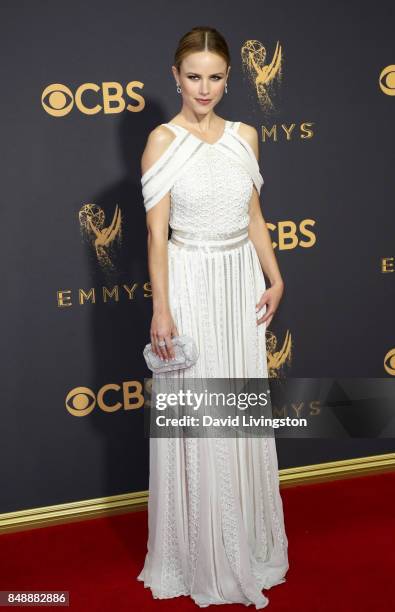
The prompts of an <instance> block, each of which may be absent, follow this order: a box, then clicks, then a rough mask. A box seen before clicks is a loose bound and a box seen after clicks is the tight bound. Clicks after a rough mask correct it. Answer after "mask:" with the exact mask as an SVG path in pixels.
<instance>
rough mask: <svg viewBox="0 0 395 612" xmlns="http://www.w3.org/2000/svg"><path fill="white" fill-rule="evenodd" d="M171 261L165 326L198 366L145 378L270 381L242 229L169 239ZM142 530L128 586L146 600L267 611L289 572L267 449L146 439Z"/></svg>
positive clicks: (242, 442) (255, 262) (260, 279)
mask: <svg viewBox="0 0 395 612" xmlns="http://www.w3.org/2000/svg"><path fill="white" fill-rule="evenodd" d="M168 262H169V266H168V270H169V299H170V308H171V312H172V315H173V318H174V322H175V324H176V326H177V329H178V332H179V333H180V334H186V335H190V336H192V337H193V338H194V340H195V341H196V344H197V347H198V350H199V358H198V361H197V362H196V364H194V365H193V366H191V367H190V368H188V369H187V370H181V371H176V372H173V373H166V374H164V375H158V374H157V375H155V374H154V375H153V378H154V379H155V378H156V377H161V376H165V377H170V376H175V377H185V378H194V377H202V378H262V377H267V376H268V370H267V357H266V342H265V332H266V325H265V324H261V325H257V322H256V321H257V313H256V310H255V306H256V303H257V302H258V301H259V299H260V297H261V295H262V293H263V292H264V290H265V288H266V285H265V279H264V276H263V272H262V269H261V265H260V262H259V258H258V255H257V252H256V250H255V247H254V245H253V243H252V242H251V240H250V239H249V238H248V233H246V230H239V231H238V232H234V233H233V234H228V235H221V236H216V237H215V238H214V239H213V240H211V241H209V240H207V239H205V240H203V241H202V239H201V238H199V237H198V236H197V235H196V234H191V233H188V232H181V231H177V232H176V231H174V230H173V234H172V238H171V239H170V241H169V243H168ZM263 312H265V309H263V310H262V311H261V312H260V313H258V314H259V315H260V316H261V315H262V313H263ZM148 528H149V534H148V543H147V554H146V558H145V562H144V567H143V569H142V571H141V572H140V574H139V575H138V577H137V579H138V580H140V581H143V582H144V586H145V587H149V588H150V589H151V591H152V595H153V597H154V598H159V599H167V598H172V597H178V596H180V595H187V596H190V597H191V598H192V599H193V600H194V601H195V603H196V604H197V605H198V606H200V607H206V606H208V605H211V604H225V603H243V604H245V605H251V604H253V605H255V607H256V609H261V608H264V607H266V606H267V605H268V603H269V598H268V597H267V596H266V595H265V594H264V593H262V589H270V588H271V587H272V586H274V585H276V584H280V583H282V582H285V574H286V572H287V570H288V567H289V566H288V540H287V536H286V532H285V526H284V515H283V505H282V500H281V496H280V490H279V478H278V462H277V452H276V445H275V439H274V438H257V437H254V438H151V439H150V475H149V501H148Z"/></svg>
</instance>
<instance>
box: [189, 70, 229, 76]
mask: <svg viewBox="0 0 395 612" xmlns="http://www.w3.org/2000/svg"><path fill="white" fill-rule="evenodd" d="M187 74H194V75H196V76H202V75H201V74H199V73H198V72H193V71H192V70H189V71H188V72H187ZM224 74H225V73H224V72H214V73H213V74H210V75H209V76H219V75H222V76H223V75H224Z"/></svg>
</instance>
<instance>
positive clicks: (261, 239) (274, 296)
mask: <svg viewBox="0 0 395 612" xmlns="http://www.w3.org/2000/svg"><path fill="white" fill-rule="evenodd" d="M240 135H241V136H243V137H244V138H245V140H247V141H248V143H249V144H250V145H251V147H252V149H253V151H254V153H255V156H256V158H257V160H258V161H259V144H258V132H257V130H256V129H255V128H254V127H252V126H250V125H246V124H244V123H243V124H241V126H240ZM249 218H250V221H249V226H248V235H249V238H250V240H251V241H252V243H253V244H254V247H255V249H256V252H257V254H258V257H259V261H260V263H261V267H262V270H263V272H264V273H265V275H266V276H267V277H268V279H269V281H270V284H271V287H270V288H269V289H267V290H266V291H265V292H264V293H263V295H262V297H261V299H260V300H259V302H258V304H257V306H258V309H260V308H262V306H263V305H264V304H266V303H267V304H268V308H267V310H266V313H265V314H264V316H262V317H261V318H260V319H258V324H261V323H264V322H265V321H266V322H267V326H268V325H269V324H270V322H271V320H272V318H273V315H274V313H275V311H276V310H277V307H278V304H279V302H280V300H281V297H282V294H283V291H284V281H283V279H282V277H281V273H280V269H279V267H278V263H277V259H276V256H275V254H274V250H273V246H272V240H271V237H270V233H269V230H268V228H267V225H266V222H265V219H264V218H263V214H262V210H261V205H260V201H259V194H258V192H257V190H256V188H255V186H254V188H253V193H252V196H251V201H250V205H249Z"/></svg>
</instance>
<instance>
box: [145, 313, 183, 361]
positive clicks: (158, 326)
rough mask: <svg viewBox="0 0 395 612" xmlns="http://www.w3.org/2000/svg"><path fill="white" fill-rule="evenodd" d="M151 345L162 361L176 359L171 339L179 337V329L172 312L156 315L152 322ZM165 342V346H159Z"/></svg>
mask: <svg viewBox="0 0 395 612" xmlns="http://www.w3.org/2000/svg"><path fill="white" fill-rule="evenodd" d="M150 333H151V345H152V350H153V352H154V353H156V354H157V355H158V356H159V357H160V358H161V359H164V360H166V359H174V357H175V352H174V346H173V342H172V341H171V339H172V338H173V337H174V336H178V335H179V333H178V329H177V327H176V325H175V323H174V320H173V317H172V315H171V313H170V311H166V312H161V313H155V312H154V314H153V316H152V322H151V332H150ZM163 340H164V341H165V343H166V345H165V346H159V344H158V343H159V342H160V341H163Z"/></svg>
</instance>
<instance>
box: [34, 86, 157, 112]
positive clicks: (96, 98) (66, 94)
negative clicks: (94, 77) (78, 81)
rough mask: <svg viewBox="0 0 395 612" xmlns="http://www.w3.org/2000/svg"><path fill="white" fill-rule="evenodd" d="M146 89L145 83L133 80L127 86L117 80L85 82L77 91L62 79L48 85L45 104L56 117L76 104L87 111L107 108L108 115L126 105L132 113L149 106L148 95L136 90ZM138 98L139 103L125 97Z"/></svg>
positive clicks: (43, 105) (45, 90)
mask: <svg viewBox="0 0 395 612" xmlns="http://www.w3.org/2000/svg"><path fill="white" fill-rule="evenodd" d="M135 87H136V88H137V89H142V88H143V87H144V83H141V82H140V81H130V83H128V84H127V85H126V88H125V89H124V88H123V86H122V85H121V84H120V83H117V82H115V81H111V82H106V83H102V85H101V87H99V85H96V83H83V84H82V85H80V86H79V87H78V88H77V89H76V91H75V92H74V94H73V92H72V91H71V89H70V88H69V87H67V86H66V85H63V84H62V83H52V84H51V85H48V86H47V87H46V88H45V89H44V91H43V93H42V95H41V104H42V107H43V109H44V110H45V112H46V113H48V115H51V116H52V117H65V116H66V115H68V114H69V113H70V112H71V110H72V108H73V106H74V105H75V106H76V107H77V108H78V110H79V111H80V112H81V113H83V114H84V115H97V114H98V113H100V112H104V113H105V114H106V115H108V114H114V113H122V112H123V111H124V110H125V109H126V110H128V111H130V112H131V113H138V112H140V111H141V110H143V108H144V107H145V100H144V98H143V97H142V96H141V95H140V94H138V93H136V92H135V91H133V89H134V88H135ZM126 97H127V98H130V99H132V100H136V101H137V104H127V103H126V100H125V98H126Z"/></svg>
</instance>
